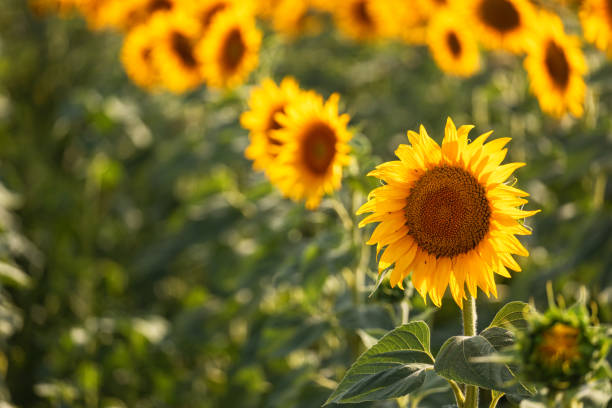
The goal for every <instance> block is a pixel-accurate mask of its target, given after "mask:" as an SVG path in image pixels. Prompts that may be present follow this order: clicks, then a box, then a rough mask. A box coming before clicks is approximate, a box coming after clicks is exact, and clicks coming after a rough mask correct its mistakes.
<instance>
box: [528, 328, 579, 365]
mask: <svg viewBox="0 0 612 408" xmlns="http://www.w3.org/2000/svg"><path fill="white" fill-rule="evenodd" d="M579 334H580V333H579V331H578V329H576V328H575V327H571V326H568V325H566V324H563V323H555V324H554V325H553V326H552V327H550V328H549V329H547V330H546V331H544V333H542V341H541V343H540V345H539V347H538V354H539V355H540V357H541V360H542V361H543V362H544V363H545V364H547V365H549V366H550V365H562V364H564V363H567V362H570V363H571V362H572V361H574V360H576V359H578V358H580V350H579V349H578V337H579Z"/></svg>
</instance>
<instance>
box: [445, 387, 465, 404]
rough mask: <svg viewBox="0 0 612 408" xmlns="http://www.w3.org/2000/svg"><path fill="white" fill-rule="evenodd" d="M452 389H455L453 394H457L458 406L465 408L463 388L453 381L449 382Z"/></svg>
mask: <svg viewBox="0 0 612 408" xmlns="http://www.w3.org/2000/svg"><path fill="white" fill-rule="evenodd" d="M448 383H449V384H450V386H451V388H452V389H453V394H455V400H456V401H457V406H458V407H459V408H464V407H465V397H464V396H463V392H461V388H459V385H457V383H456V382H454V381H453V380H448Z"/></svg>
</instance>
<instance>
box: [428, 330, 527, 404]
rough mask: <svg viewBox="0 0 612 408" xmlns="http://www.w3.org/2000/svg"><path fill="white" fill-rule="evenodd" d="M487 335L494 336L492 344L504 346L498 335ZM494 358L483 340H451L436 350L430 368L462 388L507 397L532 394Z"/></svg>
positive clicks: (477, 337) (502, 363)
mask: <svg viewBox="0 0 612 408" xmlns="http://www.w3.org/2000/svg"><path fill="white" fill-rule="evenodd" d="M487 334H491V335H492V334H495V336H492V340H494V342H496V343H497V342H499V343H500V344H505V343H507V341H506V340H503V339H502V338H501V337H500V336H501V333H500V332H498V331H496V332H495V333H493V332H487ZM502 337H503V336H502ZM497 356H499V354H497V350H496V349H495V346H494V345H493V344H491V342H490V341H489V340H488V339H487V338H486V337H484V336H471V337H468V336H455V337H451V338H450V339H448V340H447V341H446V342H445V343H444V344H443V345H442V348H440V352H439V353H438V356H437V357H436V363H435V366H434V368H435V370H436V373H438V374H439V375H440V376H442V377H444V378H446V379H449V380H455V381H458V382H460V383H463V384H470V385H476V386H478V387H481V388H486V389H489V390H496V391H501V392H505V393H508V394H518V395H530V394H532V392H531V390H529V389H527V388H526V387H525V386H524V385H523V384H521V383H520V382H519V381H518V380H517V378H516V377H515V375H514V373H513V372H512V371H511V369H510V368H509V367H508V365H507V364H505V363H504V362H503V361H498V359H497V358H496V357H497Z"/></svg>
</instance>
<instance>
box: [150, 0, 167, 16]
mask: <svg viewBox="0 0 612 408" xmlns="http://www.w3.org/2000/svg"><path fill="white" fill-rule="evenodd" d="M148 9H149V13H154V12H156V11H159V10H170V9H172V2H170V1H168V0H152V1H150V2H149V7H148Z"/></svg>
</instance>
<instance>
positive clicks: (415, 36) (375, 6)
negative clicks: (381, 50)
mask: <svg viewBox="0 0 612 408" xmlns="http://www.w3.org/2000/svg"><path fill="white" fill-rule="evenodd" d="M419 6H420V4H419V3H418V2H416V3H415V2H414V0H387V1H372V2H370V9H371V10H372V11H371V12H372V14H373V15H375V16H376V19H377V21H380V24H379V28H378V30H379V32H380V35H381V36H383V37H388V38H397V39H400V40H402V41H403V42H405V43H408V44H418V45H420V44H424V43H425V42H426V27H427V23H428V19H429V17H428V15H427V14H426V13H424V12H423V11H422V9H421V7H419Z"/></svg>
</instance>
